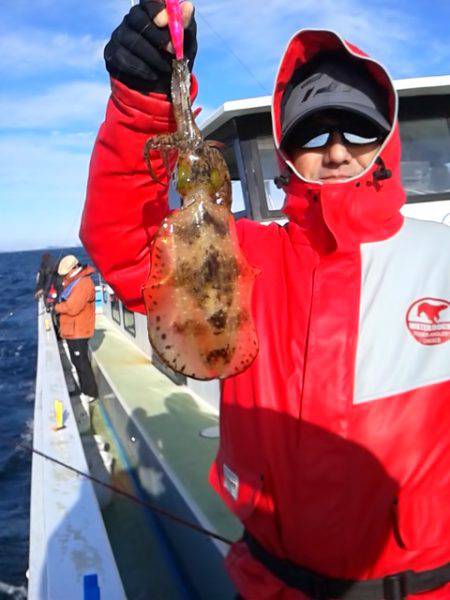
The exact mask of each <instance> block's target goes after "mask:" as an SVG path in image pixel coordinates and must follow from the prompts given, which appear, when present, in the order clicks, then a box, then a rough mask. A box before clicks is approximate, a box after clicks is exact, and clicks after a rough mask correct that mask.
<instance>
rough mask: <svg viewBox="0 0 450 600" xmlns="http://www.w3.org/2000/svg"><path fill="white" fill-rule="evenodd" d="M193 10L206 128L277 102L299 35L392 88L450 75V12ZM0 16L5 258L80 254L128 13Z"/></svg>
mask: <svg viewBox="0 0 450 600" xmlns="http://www.w3.org/2000/svg"><path fill="white" fill-rule="evenodd" d="M196 6H197V20H198V24H199V46H200V49H199V54H198V57H197V62H196V67H195V72H196V73H197V76H198V78H199V81H200V94H199V98H198V104H199V105H201V106H203V107H204V113H203V114H204V115H205V116H206V115H208V114H210V112H211V111H212V110H214V109H215V108H217V107H218V106H219V105H220V104H222V103H223V102H225V101H226V100H231V99H237V98H248V97H251V96H259V95H264V94H269V93H271V90H272V82H273V78H274V75H275V72H276V67H277V63H278V60H279V58H280V54H281V52H282V50H283V48H284V47H285V45H286V42H287V41H288V39H289V38H290V37H291V35H292V34H293V33H294V32H295V30H297V29H300V28H302V27H323V28H332V29H335V30H336V31H338V32H340V33H341V34H342V35H344V36H345V37H347V38H348V39H349V40H351V41H353V42H355V43H356V44H358V45H359V46H360V47H362V48H363V49H364V50H366V51H368V52H369V53H370V54H372V55H373V56H374V57H376V58H377V59H378V60H381V61H382V62H383V63H384V64H386V66H387V67H388V69H389V70H390V72H391V73H392V75H393V76H394V77H395V78H404V77H416V76H425V75H445V74H450V43H449V41H448V23H449V22H450V2H449V1H448V0H435V1H434V2H432V3H430V2H429V0H396V1H395V2H394V1H389V2H387V1H383V0H339V1H336V0H299V1H298V2H292V1H287V0H260V1H258V2H257V1H256V0H244V1H242V0H226V1H222V2H218V1H217V0H198V2H197V4H196ZM1 7H2V18H1V20H0V81H1V88H0V251H2V250H14V249H29V248H41V247H43V246H46V245H55V246H59V245H64V246H71V245H73V244H74V243H77V240H78V237H77V232H78V225H79V219H80V214H81V210H82V206H83V200H84V193H85V186H86V178H87V171H88V164H89V156H90V152H91V149H92V145H93V142H94V139H95V135H96V132H97V129H98V127H99V125H100V123H101V121H102V119H103V115H104V110H105V105H106V101H107V98H108V90H109V83H108V77H107V74H106V72H105V70H104V67H103V59H102V50H103V47H104V45H105V43H106V41H107V40H108V38H109V35H110V33H111V31H112V30H113V29H114V28H115V27H116V26H117V24H118V23H119V22H120V21H121V19H122V17H123V15H124V14H125V13H126V11H127V10H128V9H129V7H130V1H129V0H95V1H90V2H88V1H86V0H2V3H1ZM337 7H339V8H337ZM216 32H218V33H219V34H220V38H219V37H218V36H217V33H216ZM221 38H222V39H223V40H225V41H226V45H225V44H223V42H222V40H221ZM236 56H237V57H239V60H240V61H241V62H242V63H244V64H245V65H246V66H247V67H248V68H247V69H244V68H243V67H242V64H240V62H239V61H238V59H237V58H236Z"/></svg>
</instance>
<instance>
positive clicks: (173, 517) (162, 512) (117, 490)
mask: <svg viewBox="0 0 450 600" xmlns="http://www.w3.org/2000/svg"><path fill="white" fill-rule="evenodd" d="M16 447H17V448H19V447H20V448H23V449H24V450H28V451H29V452H31V453H32V454H37V455H38V456H41V457H42V458H45V459H46V460H49V461H51V462H53V463H55V464H57V465H59V466H60V467H63V468H64V469H67V470H68V471H72V472H73V473H76V474H77V475H80V476H81V477H85V478H86V479H89V480H90V481H93V482H94V483H97V484H98V485H101V486H103V487H105V488H106V489H108V490H111V491H112V492H115V493H116V494H119V495H120V496H124V497H125V498H127V499H128V500H131V501H132V502H134V503H135V504H139V505H140V506H144V507H145V508H149V509H150V510H151V511H153V512H155V513H157V514H159V515H161V516H163V517H166V518H168V519H171V520H172V521H174V522H175V523H178V525H183V526H184V527H188V528H189V529H193V530H194V531H197V533H202V534H203V535H206V536H208V537H210V538H213V539H215V540H218V541H219V542H223V543H224V544H227V545H228V546H232V545H233V544H234V542H233V541H232V540H229V539H228V538H226V537H224V536H222V535H220V534H218V533H214V531H210V530H209V529H205V528H204V527H201V526H200V525H196V524H195V523H192V522H191V521H187V520H186V519H183V518H182V517H179V516H177V515H174V514H173V513H171V512H169V511H168V510H165V509H163V508H161V507H159V506H155V505H154V504H152V503H151V502H147V501H146V500H141V499H140V498H138V497H136V496H133V494H130V493H129V492H126V491H125V490H122V489H120V488H118V487H116V486H114V485H111V484H109V483H105V482H104V481H101V480H100V479H97V478H96V477H94V476H93V475H90V474H88V473H83V471H79V470H78V469H76V468H75V467H72V466H70V465H68V464H66V463H64V462H62V461H61V460H58V459H57V458H53V457H52V456H49V455H48V454H45V452H41V451H40V450H37V449H36V448H33V447H32V446H28V445H27V444H23V443H22V442H19V443H18V444H17V446H16Z"/></svg>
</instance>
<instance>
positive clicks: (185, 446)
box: [90, 315, 241, 598]
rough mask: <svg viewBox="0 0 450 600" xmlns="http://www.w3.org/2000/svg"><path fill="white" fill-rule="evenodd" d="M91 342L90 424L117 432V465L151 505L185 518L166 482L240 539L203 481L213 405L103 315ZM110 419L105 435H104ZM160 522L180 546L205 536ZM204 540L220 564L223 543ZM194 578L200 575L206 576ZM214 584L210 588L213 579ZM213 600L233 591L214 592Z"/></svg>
mask: <svg viewBox="0 0 450 600" xmlns="http://www.w3.org/2000/svg"><path fill="white" fill-rule="evenodd" d="M90 345H91V350H92V356H93V365H94V370H95V371H96V374H97V380H98V382H99V390H100V398H101V401H100V403H99V404H98V406H97V407H96V408H95V409H94V413H93V425H94V429H95V430H96V431H98V432H99V433H102V435H104V436H105V437H107V435H111V433H112V432H114V436H117V438H118V439H116V442H118V444H117V443H116V445H118V446H120V447H121V452H120V453H121V456H118V457H117V458H118V464H121V468H124V469H127V470H130V469H131V470H132V471H133V472H134V473H135V475H137V479H138V480H139V481H140V483H141V484H142V486H143V488H144V490H145V493H146V495H147V496H149V497H150V500H151V501H152V502H154V504H156V505H159V506H162V507H163V508H164V509H167V510H171V511H173V512H174V513H176V514H179V515H180V516H182V517H184V518H186V514H185V513H184V512H183V510H182V507H181V506H180V505H179V504H177V503H176V502H175V503H173V501H172V499H171V498H172V496H174V493H173V491H172V493H171V492H170V490H168V489H167V488H168V487H171V488H173V490H177V494H179V496H180V497H181V498H182V499H183V503H185V504H186V505H187V506H188V509H189V511H190V514H191V517H192V516H194V517H195V521H196V522H197V524H200V525H201V526H203V527H205V528H207V529H210V530H212V531H214V532H217V533H219V534H221V535H223V536H224V537H226V538H228V539H232V540H234V539H238V538H239V536H240V534H241V525H240V523H239V521H238V520H237V519H236V518H235V517H234V516H233V515H232V514H231V513H230V512H229V511H228V509H227V508H226V507H225V505H224V504H223V503H222V501H221V500H220V498H219V497H218V496H217V495H216V493H215V492H214V491H213V489H212V488H211V486H210V485H209V483H208V471H209V467H210V465H211V463H212V461H213V460H214V457H215V454H216V451H217V446H218V439H217V438H216V439H211V438H206V437H202V436H201V435H200V432H202V431H204V430H205V429H208V428H211V427H215V426H217V425H218V414H217V413H216V412H215V409H214V408H213V407H212V406H211V405H210V404H208V403H207V402H205V401H204V400H202V399H201V398H199V397H198V396H196V395H195V394H194V393H193V392H192V391H191V390H189V389H188V388H187V387H186V386H180V385H177V384H175V383H174V382H172V381H171V380H170V379H169V378H168V377H166V376H165V375H164V374H162V373H161V372H160V371H159V370H158V369H157V368H156V367H154V366H153V365H152V363H151V361H150V359H149V358H148V357H146V356H145V355H144V354H143V353H142V352H141V351H140V350H139V349H138V348H137V347H136V346H135V345H134V344H133V343H132V342H130V341H129V339H128V338H127V337H126V336H125V335H124V334H123V333H122V332H121V331H120V330H118V329H117V328H116V327H115V326H114V325H113V324H112V323H111V322H110V321H109V320H107V319H106V318H105V317H104V316H101V315H98V316H97V322H96V331H95V336H94V338H93V339H92V340H91V344H90ZM119 413H120V414H119ZM108 422H109V423H110V427H108V426H107V427H106V429H109V432H105V423H106V424H107V423H108ZM102 429H103V431H102ZM105 434H106V435H105ZM149 450H150V452H149ZM150 454H151V456H152V458H149V456H150ZM153 456H155V457H156V462H155V461H154V460H153ZM168 481H170V484H168V483H167V482H168ZM177 494H175V495H177ZM124 502H127V501H124ZM180 511H181V513H180ZM160 520H161V521H162V522H163V523H162V525H163V528H165V527H166V526H168V527H169V529H170V528H172V529H175V530H176V531H175V536H180V540H179V543H178V547H179V548H184V547H186V541H187V540H186V537H185V538H184V541H183V536H186V535H187V536H192V535H194V536H197V537H203V536H202V535H201V534H198V533H195V532H194V533H192V532H191V531H190V530H187V532H184V531H183V530H184V529H186V528H184V527H183V526H180V525H178V524H176V523H175V524H173V523H170V522H169V523H167V521H168V520H167V519H166V518H161V519H160ZM172 541H173V540H172ZM201 542H202V543H203V540H201ZM208 544H209V545H210V546H211V545H214V546H215V550H216V551H217V555H218V557H220V560H221V561H222V560H223V557H224V555H225V554H226V551H227V549H228V546H226V545H225V544H222V543H220V542H213V543H212V544H211V541H210V540H208ZM176 545H177V544H176V543H175V546H176ZM191 547H192V545H191ZM199 568H200V567H199ZM186 571H189V578H193V579H194V581H195V578H196V574H195V565H191V564H189V565H188V566H186ZM203 571H205V569H203ZM197 576H198V577H202V578H204V577H205V573H204V572H203V573H202V574H201V575H200V573H198V575H197ZM212 578H213V575H212V574H211V579H212ZM216 585H217V584H216ZM211 586H212V587H214V582H213V581H211ZM216 589H217V588H216ZM194 595H195V594H194ZM214 596H215V595H214ZM211 597H213V596H211ZM216 597H217V598H219V597H220V598H227V597H232V596H229V595H228V594H224V595H222V594H218V595H217V596H216Z"/></svg>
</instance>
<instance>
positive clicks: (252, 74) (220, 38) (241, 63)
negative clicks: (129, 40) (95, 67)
mask: <svg viewBox="0 0 450 600" xmlns="http://www.w3.org/2000/svg"><path fill="white" fill-rule="evenodd" d="M183 1H184V0H180V4H181V3H182V2H183ZM130 3H131V6H132V7H133V6H136V5H135V0H130ZM161 4H164V2H163V1H162V2H161ZM194 8H195V14H196V15H199V16H200V17H201V19H202V20H203V21H204V23H205V24H206V25H207V26H208V27H209V28H210V30H211V31H212V32H213V34H214V35H215V36H217V37H218V38H219V40H220V41H221V42H222V44H223V45H224V46H225V47H226V48H227V49H228V51H229V52H230V54H232V56H234V58H235V59H236V60H237V61H238V63H239V64H240V65H241V66H242V67H243V68H244V69H245V70H246V71H247V73H249V74H250V75H251V77H252V78H253V79H254V80H255V81H256V83H257V84H258V85H259V87H260V88H261V89H262V90H263V92H264V94H265V95H268V96H270V95H271V92H270V91H268V90H267V88H266V87H265V86H264V84H262V83H261V81H260V80H259V79H258V78H257V77H256V75H255V74H254V73H253V71H252V70H251V69H250V67H249V66H248V65H246V64H245V63H244V61H243V60H242V59H241V58H239V56H238V55H237V54H236V52H235V51H234V50H233V49H232V48H231V46H230V44H229V43H228V42H227V41H226V40H225V39H224V38H223V37H222V36H221V35H220V34H219V33H218V32H217V31H216V30H215V29H214V28H213V26H212V25H211V23H209V21H208V20H207V19H206V17H204V16H203V15H202V13H201V12H200V11H199V9H198V6H195V7H194ZM147 27H148V26H147V25H146V26H145V27H144V28H143V29H142V31H140V32H139V33H140V34H142V33H143V31H145V29H146V28H147ZM138 42H139V40H136V41H135V42H134V43H133V44H131V46H130V48H129V51H130V52H131V51H132V50H133V48H134V47H135V45H136V44H137V43H138ZM121 72H122V70H121V69H119V71H118V73H117V79H118V80H119V81H120V74H121Z"/></svg>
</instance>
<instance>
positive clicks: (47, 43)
mask: <svg viewBox="0 0 450 600" xmlns="http://www.w3.org/2000/svg"><path fill="white" fill-rule="evenodd" d="M105 43H106V40H99V39H94V38H93V37H92V36H91V35H83V36H79V37H77V36H72V35H70V34H68V33H64V32H63V33H49V32H48V31H44V30H39V29H23V28H22V29H21V30H20V31H18V32H9V33H3V34H2V35H1V36H0V74H2V75H7V76H8V77H23V76H26V75H29V74H36V73H39V74H44V73H48V72H55V71H59V72H67V70H68V69H78V70H79V69H82V70H84V71H92V70H94V69H95V68H96V67H98V66H99V65H100V64H101V62H102V55H103V47H104V45H105Z"/></svg>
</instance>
